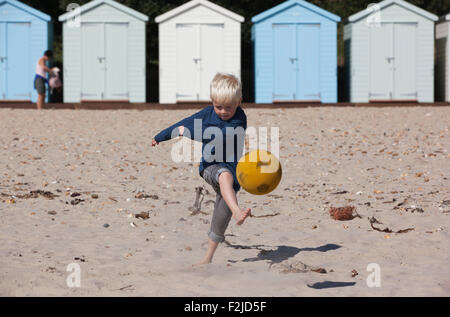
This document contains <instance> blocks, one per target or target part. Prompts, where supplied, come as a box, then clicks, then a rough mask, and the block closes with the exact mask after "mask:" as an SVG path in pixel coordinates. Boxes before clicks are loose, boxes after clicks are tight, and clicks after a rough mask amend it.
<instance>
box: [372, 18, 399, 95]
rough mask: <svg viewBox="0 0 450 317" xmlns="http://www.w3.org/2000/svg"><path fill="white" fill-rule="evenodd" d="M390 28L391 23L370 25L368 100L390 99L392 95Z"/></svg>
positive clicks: (392, 57) (392, 60)
mask: <svg viewBox="0 0 450 317" xmlns="http://www.w3.org/2000/svg"><path fill="white" fill-rule="evenodd" d="M392 28H393V25H392V23H383V24H381V26H375V25H374V26H372V27H370V94H369V99H370V100H391V99H392V97H393V77H394V75H393V70H394V50H393V38H392V35H393V34H392V33H393V32H392Z"/></svg>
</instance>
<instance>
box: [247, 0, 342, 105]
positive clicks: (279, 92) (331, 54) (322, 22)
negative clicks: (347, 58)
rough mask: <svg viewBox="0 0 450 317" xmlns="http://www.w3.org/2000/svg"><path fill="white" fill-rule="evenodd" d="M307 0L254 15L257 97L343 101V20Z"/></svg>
mask: <svg viewBox="0 0 450 317" xmlns="http://www.w3.org/2000/svg"><path fill="white" fill-rule="evenodd" d="M340 20H341V18H340V17H338V16H337V15H335V14H332V13H330V12H328V11H326V10H324V9H322V8H319V7H318V6H315V5H313V4H311V3H309V2H306V1H303V0H289V1H286V2H283V3H282V4H280V5H277V6H275V7H273V8H271V9H269V10H267V11H265V12H263V13H260V14H258V15H257V16H255V17H253V18H252V22H253V23H254V25H253V26H252V40H253V45H254V59H255V64H254V65H255V102H256V103H272V102H296V101H303V102H322V103H336V102H337V23H338V22H339V21H340Z"/></svg>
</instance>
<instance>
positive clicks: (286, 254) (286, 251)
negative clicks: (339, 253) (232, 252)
mask: <svg viewBox="0 0 450 317" xmlns="http://www.w3.org/2000/svg"><path fill="white" fill-rule="evenodd" d="M225 243H226V244H227V246H228V247H231V248H234V249H255V250H259V253H258V255H257V256H256V257H253V258H247V259H244V260H242V262H255V261H270V265H273V264H276V263H281V262H283V261H285V260H287V259H289V258H292V257H294V256H295V255H297V253H299V252H302V251H319V252H327V251H332V250H336V249H339V248H340V247H341V246H340V245H337V244H331V243H329V244H325V245H322V246H320V247H317V248H301V249H299V248H296V247H291V246H286V245H280V246H277V247H276V249H275V250H273V249H270V248H273V247H272V246H266V245H253V246H242V245H233V244H231V243H229V242H227V241H225ZM266 248H269V249H266ZM229 261H230V262H238V261H231V260H229Z"/></svg>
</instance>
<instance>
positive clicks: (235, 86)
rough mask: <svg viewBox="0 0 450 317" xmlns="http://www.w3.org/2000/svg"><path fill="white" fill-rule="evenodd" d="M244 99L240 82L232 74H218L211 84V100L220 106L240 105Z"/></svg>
mask: <svg viewBox="0 0 450 317" xmlns="http://www.w3.org/2000/svg"><path fill="white" fill-rule="evenodd" d="M241 98H242V85H241V82H240V80H239V79H238V78H237V77H236V76H234V75H231V74H224V73H217V74H216V76H214V79H213V80H212V82H211V99H212V101H213V102H216V103H219V104H230V103H238V102H240V101H241Z"/></svg>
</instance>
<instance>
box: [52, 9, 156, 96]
mask: <svg viewBox="0 0 450 317" xmlns="http://www.w3.org/2000/svg"><path fill="white" fill-rule="evenodd" d="M59 21H61V22H63V75H64V97H63V98H64V102H77V103H78V102H83V101H123V102H133V103H140V102H145V101H146V90H145V89H146V62H145V58H146V56H145V38H146V22H147V21H148V17H147V16H146V15H144V14H141V13H139V12H137V11H135V10H133V9H130V8H128V7H126V6H124V5H122V4H120V3H117V2H115V1H112V0H95V1H91V2H88V3H87V4H85V5H83V6H81V7H79V8H78V9H76V10H72V11H69V12H67V13H65V14H63V15H61V16H60V17H59Z"/></svg>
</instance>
